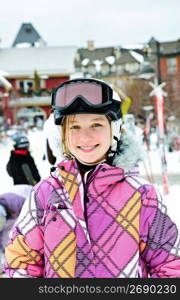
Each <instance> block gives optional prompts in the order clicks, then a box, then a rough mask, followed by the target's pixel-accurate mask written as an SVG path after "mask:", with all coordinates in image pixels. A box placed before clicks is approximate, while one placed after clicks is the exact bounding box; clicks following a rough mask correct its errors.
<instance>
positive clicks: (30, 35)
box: [12, 23, 42, 47]
mask: <svg viewBox="0 0 180 300" xmlns="http://www.w3.org/2000/svg"><path fill="white" fill-rule="evenodd" d="M40 40H41V41H42V38H41V36H40V35H39V33H38V32H37V30H36V29H35V28H34V26H33V25H32V24H31V23H23V24H22V25H21V27H20V29H19V31H18V34H17V36H16V38H15V40H14V42H13V44H12V47H15V46H16V45H18V44H21V43H29V44H31V45H34V44H35V43H36V42H37V41H40Z"/></svg>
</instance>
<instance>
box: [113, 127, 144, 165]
mask: <svg viewBox="0 0 180 300" xmlns="http://www.w3.org/2000/svg"><path fill="white" fill-rule="evenodd" d="M119 150H120V151H119V153H117V154H116V155H115V158H114V160H113V165H114V166H116V167H119V168H122V169H126V170H129V169H132V168H133V167H135V166H137V164H138V162H140V161H142V160H144V159H145V150H144V147H143V140H142V135H139V134H136V133H131V132H124V133H122V134H121V144H120V149H119Z"/></svg>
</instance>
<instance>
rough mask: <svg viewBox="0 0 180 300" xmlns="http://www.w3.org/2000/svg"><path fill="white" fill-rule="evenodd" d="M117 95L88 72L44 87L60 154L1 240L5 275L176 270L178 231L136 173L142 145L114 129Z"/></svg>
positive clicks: (179, 272) (178, 273) (162, 273)
mask: <svg viewBox="0 0 180 300" xmlns="http://www.w3.org/2000/svg"><path fill="white" fill-rule="evenodd" d="M119 101H120V100H119V99H115V98H114V96H113V90H112V89H111V87H110V86H109V85H107V84H106V83H104V82H102V81H99V80H96V79H74V80H71V81H67V82H64V83H63V84H62V85H60V86H58V87H57V88H56V89H55V90H54V92H53V95H52V107H53V109H54V117H55V123H56V125H60V129H61V144H60V145H59V146H60V150H61V155H62V157H61V161H60V163H59V164H58V165H57V166H56V167H53V168H51V172H52V173H51V176H50V177H49V178H47V179H45V180H42V181H41V182H40V183H39V184H37V185H36V186H35V187H34V189H33V191H32V193H31V195H30V197H29V199H27V201H26V202H25V204H24V206H23V209H22V211H21V214H20V216H19V219H18V222H17V223H16V226H15V227H14V232H13V235H12V238H11V240H10V241H9V244H8V245H7V247H6V266H5V270H6V273H7V274H8V276H10V277H46V278H58V277H59V278H61V277H69V278H70V277H71V278H73V277H89V278H91V277H95V278H96V277H121V278H131V277H153V278H155V277H180V257H179V253H180V252H179V250H180V249H179V247H180V246H179V245H180V243H179V234H178V230H177V226H176V224H175V223H173V221H172V220H171V219H170V218H169V216H168V214H167V210H166V207H165V205H164V204H163V202H162V199H161V196H160V194H159V192H158V190H156V189H155V187H154V186H153V185H151V184H149V183H147V182H145V181H144V180H142V179H141V178H139V176H138V169H137V162H138V161H139V160H140V159H141V158H142V146H141V143H139V141H138V140H137V139H136V137H135V136H134V135H133V136H132V135H131V134H130V133H128V134H127V133H121V111H120V102H119Z"/></svg>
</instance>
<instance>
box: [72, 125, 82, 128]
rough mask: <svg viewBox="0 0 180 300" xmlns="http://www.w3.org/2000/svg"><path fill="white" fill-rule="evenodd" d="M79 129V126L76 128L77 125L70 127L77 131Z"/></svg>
mask: <svg viewBox="0 0 180 300" xmlns="http://www.w3.org/2000/svg"><path fill="white" fill-rule="evenodd" d="M79 128H80V126H78V125H73V126H71V127H70V129H79Z"/></svg>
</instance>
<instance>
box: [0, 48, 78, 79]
mask: <svg viewBox="0 0 180 300" xmlns="http://www.w3.org/2000/svg"><path fill="white" fill-rule="evenodd" d="M76 50H77V47H75V46H64V47H48V46H41V47H28V48H16V47H12V48H8V49H0V70H2V71H4V72H7V73H8V75H7V76H6V77H7V78H12V77H16V76H33V74H34V71H35V70H36V71H37V72H38V74H39V75H56V74H57V75H66V74H71V73H73V72H74V65H73V61H74V57H75V53H76Z"/></svg>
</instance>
